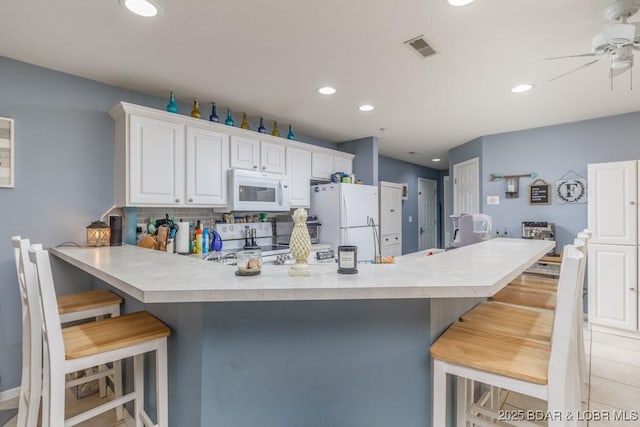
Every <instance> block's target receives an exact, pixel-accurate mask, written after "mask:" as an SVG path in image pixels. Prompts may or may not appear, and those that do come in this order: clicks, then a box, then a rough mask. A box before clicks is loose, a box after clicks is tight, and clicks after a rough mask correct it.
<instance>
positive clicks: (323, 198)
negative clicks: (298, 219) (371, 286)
mask: <svg viewBox="0 0 640 427" xmlns="http://www.w3.org/2000/svg"><path fill="white" fill-rule="evenodd" d="M309 211H310V213H311V214H314V215H317V216H318V221H319V222H320V223H321V224H322V225H321V226H320V233H319V237H320V243H328V244H330V245H331V248H332V249H333V250H334V251H335V254H336V256H337V255H338V246H342V245H351V246H357V247H358V260H359V261H367V260H374V259H375V254H376V253H377V251H378V248H379V244H380V240H379V233H380V228H379V225H378V187H376V186H373V185H359V184H322V185H314V186H312V187H311V208H310V209H309ZM374 248H375V251H376V252H374Z"/></svg>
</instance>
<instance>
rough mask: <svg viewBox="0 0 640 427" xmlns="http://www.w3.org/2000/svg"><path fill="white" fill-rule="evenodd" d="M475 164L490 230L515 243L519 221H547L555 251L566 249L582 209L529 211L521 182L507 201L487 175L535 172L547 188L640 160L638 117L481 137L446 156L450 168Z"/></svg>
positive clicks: (583, 216)
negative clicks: (492, 199)
mask: <svg viewBox="0 0 640 427" xmlns="http://www.w3.org/2000/svg"><path fill="white" fill-rule="evenodd" d="M472 157H479V158H480V195H481V196H480V206H481V211H482V212H483V213H486V214H488V215H491V217H492V218H493V228H494V230H496V229H498V230H500V232H501V233H502V232H504V229H505V228H506V229H507V232H508V234H509V235H510V236H513V237H520V236H521V234H522V228H521V227H522V222H523V221H547V222H553V223H555V225H556V234H557V248H561V247H562V246H563V245H565V244H568V243H571V242H572V241H573V238H574V237H575V235H576V234H577V233H578V231H580V230H582V229H584V228H586V227H587V205H586V204H558V203H557V201H556V199H555V198H554V199H553V202H552V204H551V205H546V206H530V205H529V202H528V198H527V196H528V185H529V184H531V182H532V180H531V179H528V178H520V197H519V198H517V199H506V198H505V197H504V196H505V194H504V192H505V183H504V182H502V181H489V176H490V175H491V174H496V173H497V174H502V175H516V174H528V173H531V172H536V173H537V174H538V178H542V179H544V180H545V181H547V182H549V183H550V184H552V189H555V182H556V181H557V180H558V179H560V178H561V177H562V176H564V175H565V174H566V173H567V172H569V171H574V172H576V173H578V174H580V175H582V176H584V177H585V178H586V176H587V165H588V164H589V163H600V162H611V161H620V160H633V159H640V113H639V112H636V113H629V114H622V115H618V116H610V117H603V118H598V119H592V120H585V121H580V122H574V123H567V124H562V125H556V126H547V127H542V128H536V129H528V130H523V131H517V132H509V133H503V134H498V135H489V136H483V137H482V138H477V139H475V140H473V141H471V142H468V143H466V144H464V145H461V146H459V147H456V148H454V149H452V150H451V151H450V162H451V163H450V164H451V167H452V166H453V164H454V163H457V162H460V161H464V160H468V159H470V158H472ZM494 195H497V196H500V204H499V205H491V206H490V205H487V204H486V198H487V196H494Z"/></svg>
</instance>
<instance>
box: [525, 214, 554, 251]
mask: <svg viewBox="0 0 640 427" xmlns="http://www.w3.org/2000/svg"><path fill="white" fill-rule="evenodd" d="M522 238H523V239H534V240H550V241H553V242H555V241H556V225H555V224H554V223H552V222H544V221H523V222H522ZM554 253H555V249H552V250H551V251H549V252H548V254H549V255H553V254H554Z"/></svg>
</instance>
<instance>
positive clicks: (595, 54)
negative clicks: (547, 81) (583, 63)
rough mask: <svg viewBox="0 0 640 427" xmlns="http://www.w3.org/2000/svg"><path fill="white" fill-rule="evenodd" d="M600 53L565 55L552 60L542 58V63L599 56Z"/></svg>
mask: <svg viewBox="0 0 640 427" xmlns="http://www.w3.org/2000/svg"><path fill="white" fill-rule="evenodd" d="M600 55H602V53H580V54H577V55H567V56H555V57H553V58H544V59H543V61H551V60H554V59H567V58H584V57H587V56H600Z"/></svg>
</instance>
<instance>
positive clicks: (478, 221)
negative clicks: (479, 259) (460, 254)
mask: <svg viewBox="0 0 640 427" xmlns="http://www.w3.org/2000/svg"><path fill="white" fill-rule="evenodd" d="M450 218H451V221H452V223H453V238H452V240H451V243H450V245H449V247H450V248H460V247H462V246H467V245H471V244H474V243H478V242H482V241H484V240H487V239H489V238H490V237H491V217H490V216H489V215H485V214H458V215H451V217H450Z"/></svg>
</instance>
